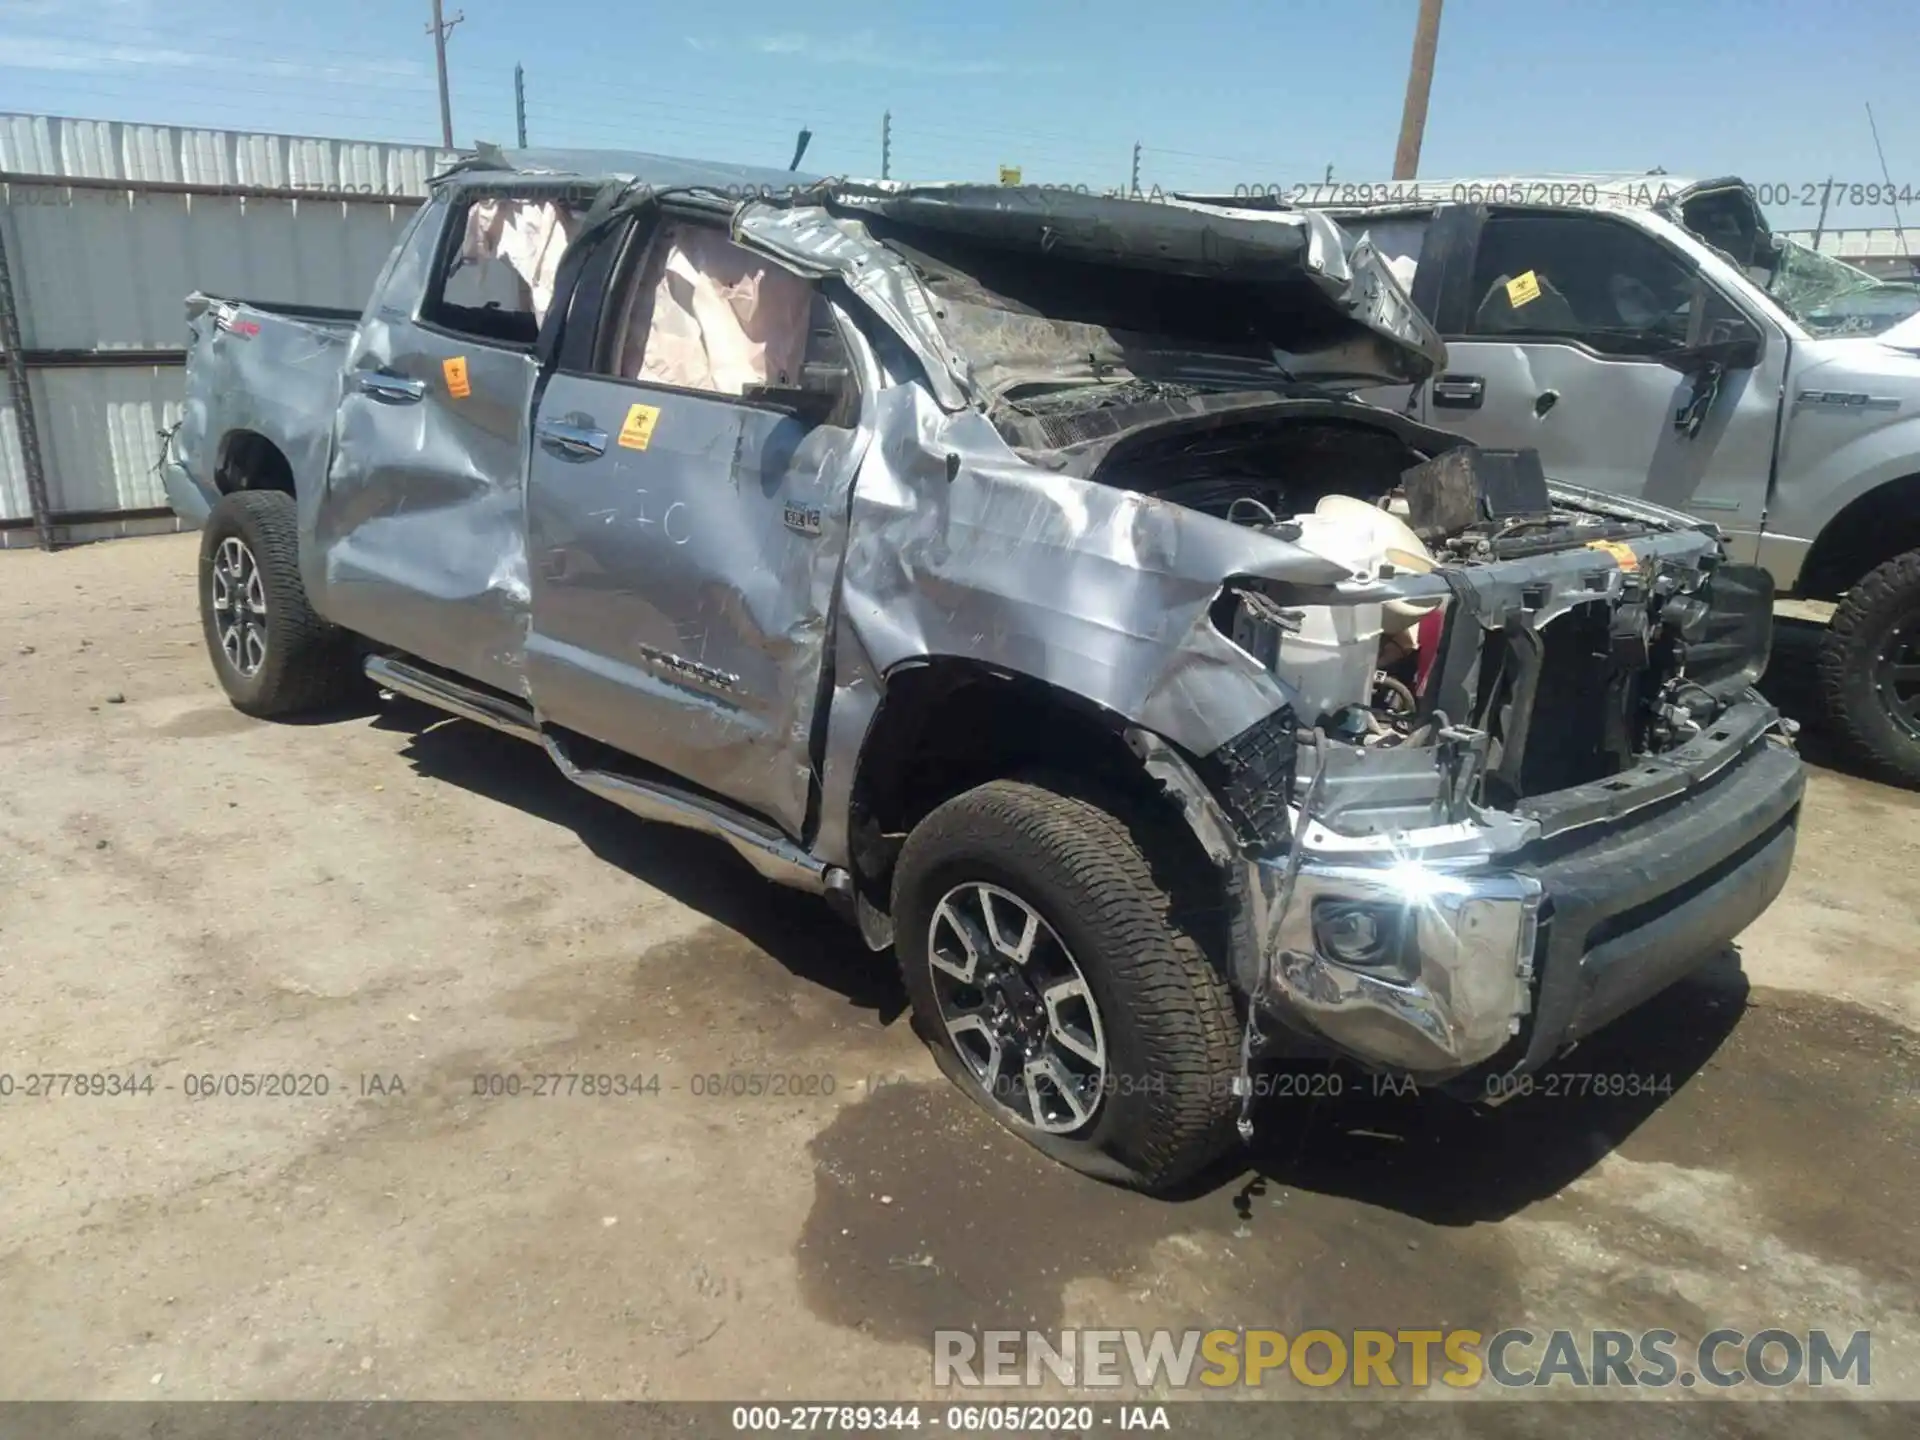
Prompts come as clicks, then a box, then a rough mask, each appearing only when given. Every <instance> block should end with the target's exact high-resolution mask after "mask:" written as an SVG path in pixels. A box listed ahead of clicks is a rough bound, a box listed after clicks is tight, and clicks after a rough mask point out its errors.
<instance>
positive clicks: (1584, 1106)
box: [373, 700, 1747, 1226]
mask: <svg viewBox="0 0 1920 1440" xmlns="http://www.w3.org/2000/svg"><path fill="white" fill-rule="evenodd" d="M373 723H374V725H375V727H376V728H378V729H383V730H389V731H397V732H400V733H403V734H406V735H407V736H408V737H409V739H408V743H407V746H406V749H405V751H404V752H403V753H404V755H405V758H406V759H407V760H408V762H409V763H410V764H411V765H412V766H413V768H414V769H415V771H416V772H417V773H419V774H421V775H423V776H427V777H430V778H432V779H434V780H436V781H444V782H448V783H451V784H455V785H458V786H460V787H462V788H463V789H466V790H468V791H471V792H473V793H475V794H479V795H483V796H485V797H487V798H488V799H491V800H495V801H498V802H500V803H501V804H505V805H510V806H513V807H514V808H516V809H519V810H522V811H524V812H526V813H528V814H530V815H535V816H538V817H539V818H541V819H543V820H546V821H549V822H551V823H553V824H556V825H562V826H565V827H566V828H567V829H569V830H571V831H572V832H573V833H574V834H576V835H578V836H579V837H580V839H581V841H582V842H583V843H584V844H585V845H586V846H587V848H588V849H589V850H590V851H591V852H592V853H593V854H594V855H595V856H597V857H598V858H599V859H601V860H603V861H605V862H606V863H608V864H610V865H613V866H616V867H618V868H619V869H620V870H622V871H624V872H626V873H627V874H629V875H631V876H633V877H634V878H636V879H638V880H641V881H643V882H644V883H646V884H647V885H650V886H652V887H654V888H655V889H657V890H660V891H661V892H663V893H665V894H667V895H670V896H672V897H673V898H674V899H675V900H677V901H679V902H680V903H682V904H684V905H686V906H688V907H690V908H691V909H694V910H697V911H699V912H700V913H701V914H704V915H706V916H708V917H709V918H710V919H712V920H714V921H716V922H717V923H719V924H721V925H724V926H726V927H727V928H728V929H730V930H733V931H735V932H736V933H737V934H739V935H740V936H741V937H742V938H743V939H745V940H746V941H747V942H748V943H750V944H752V945H753V946H755V947H757V948H758V949H760V950H761V951H763V952H764V953H765V954H766V955H768V956H769V957H770V958H772V959H773V960H775V961H776V962H777V963H779V964H780V965H781V966H782V967H784V968H785V969H786V970H787V971H788V972H789V973H791V974H793V975H794V976H796V977H798V978H799V979H801V980H804V981H807V982H809V983H811V984H815V985H819V986H823V987H825V988H827V989H830V990H832V991H834V992H836V993H838V994H840V995H843V996H844V997H846V999H847V1000H848V1001H849V1002H850V1003H851V1004H853V1005H854V1006H856V1007H857V1008H860V1009H865V1010H870V1011H872V1012H873V1013H874V1015H875V1018H876V1019H877V1020H878V1021H879V1022H880V1023H881V1024H890V1023H892V1022H893V1021H894V1020H896V1019H898V1018H900V1017H901V1016H902V1015H903V1014H905V1012H906V1009H907V1003H906V997H905V994H904V991H903V990H902V988H901V985H900V982H899V977H898V975H897V973H896V971H895V969H894V965H893V961H892V958H891V957H890V956H887V955H876V954H874V953H873V952H871V951H869V950H868V949H867V947H866V946H865V944H863V943H862V942H861V940H860V939H859V937H858V936H857V935H856V934H855V933H854V931H853V929H852V928H851V927H850V926H848V925H847V924H846V922H844V921H843V920H841V919H840V918H839V917H837V916H836V915H834V914H833V913H832V912H831V911H830V910H828V908H827V907H826V905H825V903H824V902H823V901H822V900H820V899H819V898H818V897H816V896H811V895H806V894H802V893H801V892H798V891H794V890H789V889H785V888H783V887H780V886H777V885H774V884H772V883H771V882H768V881H764V880H762V879H760V877H758V876H757V875H755V874H754V873H753V872H752V870H751V869H750V868H749V867H748V866H747V865H746V864H745V863H744V862H743V861H741V860H740V859H739V858H738V857H737V856H736V855H734V854H733V853H732V851H731V850H729V849H728V848H727V847H726V846H725V845H723V844H722V843H720V842H719V841H717V840H712V839H709V838H708V837H706V836H702V835H698V834H694V833H691V832H688V831H684V830H680V829H677V828H674V827H670V826H666V825H660V824H650V823H648V822H646V821H643V820H640V819H638V818H637V817H635V816H632V815H629V814H628V813H627V812H626V811H624V810H621V809H620V808H619V807H617V806H615V805H612V804H610V803H608V802H607V801H604V800H602V799H600V798H599V797H597V796H594V795H591V794H589V793H588V792H586V791H584V790H582V789H580V788H579V787H577V786H575V785H573V784H571V783H570V782H569V781H568V780H567V779H566V778H565V777H564V776H562V775H561V774H560V773H559V772H558V771H557V770H555V769H554V768H553V767H552V766H551V765H550V764H548V763H547V761H546V760H545V759H544V758H543V757H542V756H541V755H540V754H539V752H538V751H536V750H534V749H532V748H531V747H529V746H528V745H526V744H525V742H523V741H519V740H515V739H513V738H511V737H509V736H505V735H500V734H497V733H495V732H494V731H491V730H488V729H485V728H483V727H481V726H478V725H473V724H470V723H468V722H466V721H462V720H450V719H446V718H445V717H442V716H440V714H439V712H437V711H435V710H432V709H430V708H428V707H425V706H421V705H416V704H414V703H412V702H410V701H404V700H402V701H396V702H394V703H393V704H392V705H389V706H387V707H385V708H384V709H383V710H382V711H381V712H380V713H379V714H378V715H377V716H376V717H375V719H374V722H373ZM1746 995H1747V982H1746V978H1745V976H1744V975H1743V974H1742V972H1741V969H1740V962H1739V956H1738V952H1737V951H1736V950H1735V949H1733V948H1732V947H1728V948H1727V949H1726V950H1725V951H1724V952H1722V953H1721V954H1720V955H1718V956H1716V957H1715V958H1714V959H1713V960H1711V961H1709V962H1708V963H1707V964H1706V965H1704V966H1702V967H1701V969H1700V970H1698V971H1696V972H1695V973H1694V974H1693V975H1691V976H1689V977H1688V978H1687V979H1685V980H1683V981H1682V982H1680V983H1679V984H1676V985H1675V986H1673V987H1672V988H1670V989H1669V990H1667V991H1666V992H1664V993H1663V994H1661V995H1659V996H1656V997H1655V998H1654V999H1653V1000H1651V1001H1649V1002H1647V1004H1645V1005H1644V1006H1642V1007H1641V1008H1640V1009H1638V1010H1636V1011H1635V1012H1634V1014H1633V1016H1632V1018H1631V1022H1630V1023H1627V1024H1616V1025H1613V1026H1609V1027H1607V1028H1606V1029H1605V1030H1603V1031H1601V1032H1600V1033H1599V1034H1598V1035H1595V1036H1592V1037H1590V1038H1589V1039H1587V1040H1585V1041H1583V1042H1582V1043H1581V1045H1580V1046H1579V1047H1578V1048H1577V1049H1576V1050H1574V1051H1573V1052H1572V1053H1570V1054H1569V1055H1568V1056H1566V1057H1564V1058H1563V1059H1562V1060H1560V1061H1559V1062H1557V1063H1556V1064H1555V1065H1554V1066H1553V1067H1551V1068H1550V1069H1549V1070H1548V1071H1546V1072H1544V1073H1543V1074H1542V1075H1540V1076H1538V1077H1535V1078H1534V1079H1533V1080H1532V1081H1531V1082H1530V1084H1529V1093H1525V1094H1522V1095H1520V1096H1519V1097H1517V1098H1514V1099H1512V1100H1509V1101H1508V1102H1507V1103H1506V1104H1504V1105H1501V1106H1498V1107H1486V1106H1481V1105H1474V1104H1470V1103H1468V1102H1466V1101H1465V1100H1462V1099H1458V1098H1454V1097H1453V1096H1450V1095H1443V1094H1440V1093H1438V1092H1436V1091H1431V1090H1425V1091H1423V1090H1418V1089H1416V1088H1414V1087H1412V1086H1411V1085H1407V1084H1394V1083H1392V1082H1390V1081H1385V1080H1378V1079H1375V1078H1374V1077H1371V1076H1369V1075H1366V1074H1364V1073H1362V1072H1360V1071H1358V1070H1356V1069H1351V1068H1348V1067H1344V1066H1338V1065H1327V1064H1320V1063H1315V1062H1305V1063H1301V1062H1272V1063H1270V1064H1268V1065H1266V1066H1264V1067H1263V1069H1262V1071H1261V1075H1260V1080H1259V1082H1258V1085H1259V1088H1258V1093H1259V1094H1260V1095H1261V1097H1262V1098H1260V1099H1259V1100H1258V1101H1257V1102H1256V1103H1255V1106H1254V1109H1253V1114H1252V1119H1253V1122H1254V1140H1253V1142H1252V1144H1251V1146H1250V1147H1249V1148H1248V1149H1246V1150H1240V1151H1236V1152H1235V1154H1234V1155H1233V1156H1232V1157H1231V1158H1230V1159H1229V1160H1228V1161H1227V1162H1225V1163H1223V1165H1221V1166H1219V1167H1216V1168H1215V1169H1213V1170H1211V1171H1209V1172H1208V1173H1206V1174H1204V1175H1203V1176H1201V1177H1199V1178H1198V1179H1196V1180H1195V1181H1194V1182H1192V1183H1191V1184H1190V1185H1188V1186H1187V1187H1185V1189H1184V1190H1182V1191H1181V1192H1179V1193H1178V1194H1176V1195H1175V1196H1174V1197H1172V1198H1173V1199H1175V1200H1176V1201H1184V1202H1191V1201H1196V1200H1200V1199H1202V1198H1204V1197H1219V1196H1222V1195H1231V1196H1232V1199H1233V1203H1234V1207H1235V1209H1236V1210H1238V1211H1239V1212H1240V1213H1241V1214H1242V1215H1245V1214H1246V1213H1247V1212H1248V1210H1249V1209H1250V1207H1251V1206H1252V1205H1253V1203H1254V1201H1255V1200H1256V1199H1257V1197H1258V1195H1259V1194H1260V1193H1261V1187H1263V1186H1267V1185H1282V1186H1288V1187H1293V1188H1296V1189H1301V1190H1308V1191H1313V1192H1317V1193H1319V1194H1322V1195H1326V1196H1329V1197H1341V1198H1344V1199H1348V1200H1352V1201H1357V1202H1361V1203H1363V1204H1367V1205H1373V1206H1378V1207H1381V1208H1383V1209H1387V1210H1392V1211H1397V1212H1399V1213H1401V1214H1403V1215H1405V1216H1408V1217H1411V1218H1414V1219H1417V1220H1420V1221H1423V1222H1425V1223H1426V1224H1430V1225H1438V1226H1467V1225H1473V1224H1476V1223H1480V1222H1485V1221H1489V1220H1499V1219H1502V1218H1504V1217H1506V1216H1508V1215H1511V1214H1513V1213H1515V1212H1516V1211H1518V1210H1521V1209H1523V1208H1525V1207H1526V1206H1528V1205H1530V1204H1532V1203H1534V1202H1535V1201H1537V1200H1540V1199H1542V1198H1544V1197H1545V1196H1548V1195H1551V1194H1554V1193H1555V1192H1557V1191H1559V1190H1560V1189H1562V1188H1563V1187H1564V1186H1565V1185H1567V1184H1568V1183H1570V1182H1571V1181H1573V1180H1575V1179H1577V1178H1578V1177H1579V1176H1580V1175H1581V1174H1583V1173H1584V1172H1585V1171H1586V1170H1588V1169H1589V1168H1591V1167H1592V1166H1593V1165H1594V1164H1596V1163H1597V1162H1598V1161H1599V1160H1600V1159H1601V1157H1602V1156H1604V1155H1606V1154H1607V1153H1608V1152H1609V1151H1611V1150H1613V1149H1615V1148H1616V1147H1617V1146H1618V1145H1620V1144H1621V1143H1622V1141H1624V1140H1625V1139H1626V1137H1627V1136H1629V1135H1630V1134H1632V1133H1633V1131H1634V1130H1635V1129H1637V1128H1638V1127H1639V1126H1640V1125H1641V1124H1642V1123H1643V1122H1644V1121H1645V1120H1646V1119H1647V1118H1648V1117H1649V1116H1650V1115H1652V1114H1653V1113H1654V1112H1655V1111H1656V1110H1658V1109H1659V1107H1660V1106H1661V1105H1662V1104H1663V1103H1664V1102H1665V1101H1666V1100H1667V1099H1668V1098H1669V1097H1670V1096H1671V1095H1673V1094H1674V1093H1675V1092H1677V1091H1678V1090H1679V1089H1680V1088H1681V1087H1682V1086H1684V1085H1685V1084H1686V1083H1687V1081H1688V1080H1689V1079H1690V1078H1691V1077H1692V1076H1693V1074H1694V1073H1695V1072H1696V1071H1697V1070H1699V1068H1700V1067H1701V1066H1702V1065H1704V1064H1705V1063H1706V1062H1707V1061H1708V1059H1709V1058H1711V1057H1712V1055H1713V1054H1714V1052H1715V1051H1716V1050H1717V1049H1718V1048H1719V1047H1720V1045H1721V1043H1722V1042H1723V1041H1724V1040H1725V1039H1726V1037H1727V1036H1728V1035H1729V1034H1730V1033H1731V1032H1732V1030H1733V1028H1734V1026H1735V1025H1736V1024H1737V1023H1738V1021H1739V1018H1740V1015H1741V1012H1742V1010H1743V1008H1744V1006H1745V1003H1746ZM923 1038H924V1037H923ZM938 1103H939V1104H941V1105H943V1106H944V1105H948V1104H951V1105H952V1106H956V1107H964V1106H966V1104H967V1102H966V1101H965V1100H964V1099H963V1098H962V1097H960V1096H959V1095H958V1094H957V1093H956V1094H954V1095H952V1096H950V1097H948V1096H944V1095H943V1096H942V1097H941V1098H940V1100H939V1102H938ZM856 1108H857V1107H856ZM1006 1143H1007V1144H1009V1145H1012V1146H1015V1147H1016V1149H1021V1150H1024V1147H1021V1146H1019V1145H1018V1142H1017V1141H1014V1140H1012V1139H1011V1138H1010V1137H1009V1138H1008V1139H1007V1141H1006ZM1036 1163H1042V1162H1037V1161H1036ZM1249 1173H1251V1177H1252V1178H1249ZM1236 1187H1237V1188H1236Z"/></svg>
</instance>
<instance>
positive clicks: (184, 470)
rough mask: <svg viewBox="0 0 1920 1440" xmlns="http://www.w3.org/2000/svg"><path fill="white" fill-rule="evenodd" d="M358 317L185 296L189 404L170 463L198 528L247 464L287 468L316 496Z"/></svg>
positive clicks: (288, 478)
mask: <svg viewBox="0 0 1920 1440" xmlns="http://www.w3.org/2000/svg"><path fill="white" fill-rule="evenodd" d="M359 319H360V317H359V315H358V313H357V312H355V311H351V310H336V309H331V308H328V307H323V306H318V305H287V304H278V303H273V302H268V301H258V300H231V299H223V298H222V297H220V296H217V295H206V294H198V293H196V294H193V295H190V296H188V297H187V330H188V334H189V337H190V338H189V340H188V343H187V387H186V404H185V406H184V408H183V410H182V413H181V419H180V424H179V426H178V427H177V428H176V429H175V430H174V432H173V435H172V438H171V439H170V441H169V442H168V445H167V452H166V457H165V463H164V465H163V466H162V474H163V477H164V479H165V482H166V488H167V501H168V503H169V504H170V505H172V506H173V509H174V512H175V513H176V514H178V515H179V516H180V517H181V518H182V519H183V520H186V521H188V522H190V523H192V524H198V523H200V522H201V521H202V520H203V519H204V518H205V517H206V514H207V512H208V511H209V510H210V509H212V508H213V504H214V502H215V501H217V500H218V499H219V498H220V496H221V494H222V493H223V492H224V491H225V490H227V489H230V488H232V483H231V481H232V476H231V474H229V473H227V472H229V471H230V469H231V468H232V467H235V466H239V465H271V466H274V467H280V466H282V464H284V468H285V469H286V470H287V472H288V473H287V474H286V475H285V477H284V479H285V485H286V488H288V489H293V490H295V491H296V492H297V493H309V494H311V493H315V483H316V482H318V481H320V480H321V479H322V478H323V477H324V476H325V473H326V465H327V451H328V446H329V444H330V442H331V439H332V434H333V414H334V410H335V407H336V406H337V405H338V404H339V401H340V376H341V366H342V363H343V362H344V361H345V359H346V356H347V351H348V348H349V346H350V345H351V344H352V342H353V334H354V328H355V326H356V325H357V324H358V322H359ZM251 436H259V437H261V440H260V441H255V440H251V439H248V438H245V437H251ZM261 441H264V442H266V443H265V444H262V443H261ZM269 447H271V448H270V449H269ZM255 483H258V477H257V476H256V482H255Z"/></svg>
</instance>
